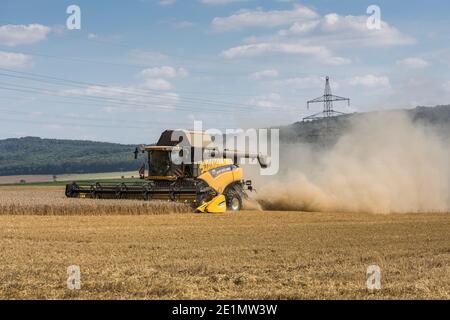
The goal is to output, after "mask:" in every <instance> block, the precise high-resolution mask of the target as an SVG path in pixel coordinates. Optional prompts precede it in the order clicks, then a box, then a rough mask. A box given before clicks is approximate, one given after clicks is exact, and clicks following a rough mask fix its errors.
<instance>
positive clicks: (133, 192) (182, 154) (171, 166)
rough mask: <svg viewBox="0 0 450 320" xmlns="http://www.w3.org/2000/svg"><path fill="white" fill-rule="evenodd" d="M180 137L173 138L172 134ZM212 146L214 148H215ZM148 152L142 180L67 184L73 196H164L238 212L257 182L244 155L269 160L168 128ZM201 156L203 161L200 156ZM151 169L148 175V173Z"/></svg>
mask: <svg viewBox="0 0 450 320" xmlns="http://www.w3.org/2000/svg"><path fill="white" fill-rule="evenodd" d="M174 136H175V137H179V138H178V140H176V141H173V140H172V139H173V137H174ZM211 145H212V147H211ZM140 152H142V153H147V161H146V165H145V167H147V170H145V167H144V166H143V168H142V169H141V171H140V178H141V179H140V180H137V181H133V182H122V183H111V182H109V183H106V182H95V183H91V184H86V183H84V184H80V183H76V182H73V183H71V184H68V185H66V196H67V197H70V198H94V199H137V200H147V201H149V200H162V201H176V202H182V203H190V204H191V205H192V206H193V208H195V210H196V211H197V212H210V213H219V212H225V211H226V210H227V209H228V210H230V211H239V210H240V209H241V208H242V200H243V199H245V198H247V197H248V195H247V193H246V191H247V190H248V191H252V190H253V188H252V182H251V181H250V180H244V173H243V169H242V168H241V167H239V165H238V160H239V159H241V158H255V159H257V160H258V162H259V164H260V165H261V166H262V167H265V166H266V164H265V158H264V157H262V156H261V155H259V154H258V155H257V154H249V153H243V152H238V151H232V150H222V151H220V150H219V149H218V148H217V147H215V146H214V143H213V138H212V137H211V136H210V135H208V134H205V133H204V132H194V131H187V130H177V131H174V130H166V131H164V132H163V133H162V135H161V137H160V139H159V140H158V143H157V144H156V145H154V146H144V145H141V146H139V147H138V148H136V150H135V158H137V156H138V154H139V153H140ZM197 158H198V159H197ZM146 173H147V174H146Z"/></svg>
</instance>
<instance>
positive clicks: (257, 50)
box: [221, 42, 330, 59]
mask: <svg viewBox="0 0 450 320" xmlns="http://www.w3.org/2000/svg"><path fill="white" fill-rule="evenodd" d="M267 53H286V54H300V55H312V56H319V57H328V56H329V55H330V52H329V51H328V49H327V48H325V47H323V46H307V45H304V44H300V43H298V44H296V43H270V42H265V43H264V42H263V43H254V44H246V45H242V46H237V47H234V48H230V49H228V50H225V51H223V52H222V54H221V55H222V57H224V58H226V59H234V58H240V57H253V56H258V55H263V54H267Z"/></svg>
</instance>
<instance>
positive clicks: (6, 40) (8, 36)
mask: <svg viewBox="0 0 450 320" xmlns="http://www.w3.org/2000/svg"><path fill="white" fill-rule="evenodd" d="M50 31H51V29H50V28H49V27H47V26H44V25H41V24H29V25H23V24H22V25H13V24H7V25H2V26H0V44H2V45H6V46H10V47H15V46H18V45H22V44H33V43H36V42H39V41H41V40H44V39H46V38H47V35H48V34H49V33H50Z"/></svg>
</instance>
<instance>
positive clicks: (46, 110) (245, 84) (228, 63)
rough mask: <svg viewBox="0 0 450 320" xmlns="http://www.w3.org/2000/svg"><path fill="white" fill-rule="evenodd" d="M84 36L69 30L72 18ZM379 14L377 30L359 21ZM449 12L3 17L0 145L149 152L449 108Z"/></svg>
mask: <svg viewBox="0 0 450 320" xmlns="http://www.w3.org/2000/svg"><path fill="white" fill-rule="evenodd" d="M72 4H75V5H78V6H79V7H80V9H81V29H80V30H68V29H67V27H66V20H67V18H68V16H69V14H67V13H66V8H67V7H68V6H69V5H72ZM372 4H376V5H378V6H379V8H380V10H381V20H382V22H381V25H380V29H379V30H370V29H368V28H367V25H366V21H367V19H368V17H369V14H367V12H366V10H367V8H368V6H369V5H372ZM449 12H450V4H449V3H448V2H447V1H415V2H411V1H392V0H391V1H377V2H373V1H350V0H348V1H338V0H335V1H332V0H328V1H318V0H316V1H289V0H278V1H276V0H273V1H256V0H254V1H251V0H247V1H245V0H234V1H233V0H190V1H189V0H185V1H180V0H177V1H174V0H161V1H159V0H127V1H81V0H80V1H56V0H53V1H50V0H47V1H43V0H40V1H21V0H14V1H10V0H2V1H1V3H0V112H1V116H0V138H7V137H21V136H28V135H32V136H41V137H53V138H69V139H93V140H99V141H114V142H123V143H148V142H151V141H153V140H154V139H155V138H156V137H157V136H158V135H159V133H160V132H161V131H162V130H164V129H165V128H180V127H186V128H189V127H192V126H193V120H194V119H196V120H203V121H204V125H205V128H210V127H213V128H220V129H225V128H235V127H243V128H246V127H262V126H273V125H280V124H289V123H292V122H294V121H298V120H300V119H301V118H302V117H304V116H306V115H308V114H311V113H314V112H317V111H320V109H321V106H320V105H316V106H315V107H314V108H313V109H312V110H307V109H306V101H307V100H309V99H312V98H315V97H317V96H320V95H321V93H322V91H323V85H324V77H325V76H327V75H329V76H330V77H331V85H332V89H333V93H335V94H337V95H340V96H345V97H350V98H351V99H352V103H351V106H350V108H348V107H346V105H345V104H344V105H337V106H336V109H338V110H340V111H344V112H355V111H357V112H364V111H370V110H382V109H392V108H411V107H414V106H416V105H436V104H448V103H450V76H449V75H448V74H449V68H450V48H449V41H450V35H449V33H448V30H450V18H449V17H450V16H449Z"/></svg>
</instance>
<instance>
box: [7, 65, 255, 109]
mask: <svg viewBox="0 0 450 320" xmlns="http://www.w3.org/2000/svg"><path fill="white" fill-rule="evenodd" d="M0 70H3V71H7V72H13V73H17V74H23V75H29V76H31V77H24V76H19V75H14V74H13V75H11V74H5V73H0V75H1V76H6V77H12V78H19V79H26V80H31V81H39V82H45V83H51V82H48V81H44V80H40V79H34V78H33V77H35V78H36V77H37V78H44V79H50V80H56V81H58V82H53V83H52V84H56V85H66V84H64V82H66V83H71V84H73V85H74V86H77V87H80V88H85V86H98V87H103V88H107V89H110V88H111V86H108V85H106V84H99V83H93V82H82V81H73V80H68V79H64V78H58V77H53V76H47V75H40V74H36V73H29V72H20V71H15V70H10V69H5V68H0ZM114 90H116V91H117V90H118V91H120V92H124V93H126V94H130V95H133V96H140V97H151V98H163V99H165V100H170V99H172V100H178V98H176V97H172V96H170V95H167V94H164V93H162V92H161V91H157V90H152V89H137V88H133V89H131V90H130V89H126V88H123V87H114ZM147 91H148V92H150V93H148V92H147ZM152 92H156V94H155V93H152ZM143 93H144V94H143ZM181 99H183V100H185V101H188V102H194V103H202V104H206V105H217V106H222V107H223V106H226V107H228V106H233V107H236V106H242V107H245V108H253V109H256V108H257V107H256V106H254V105H249V104H240V103H233V102H227V101H218V100H209V99H199V98H192V97H182V98H181Z"/></svg>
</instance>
